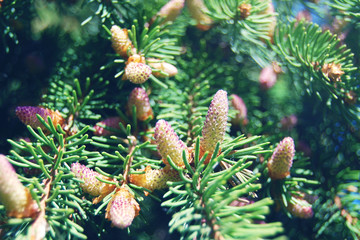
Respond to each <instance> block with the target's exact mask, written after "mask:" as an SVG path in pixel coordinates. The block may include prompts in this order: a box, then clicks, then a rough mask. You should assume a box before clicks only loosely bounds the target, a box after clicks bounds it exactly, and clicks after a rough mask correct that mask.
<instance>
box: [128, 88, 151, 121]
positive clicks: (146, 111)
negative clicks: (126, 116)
mask: <svg viewBox="0 0 360 240" xmlns="http://www.w3.org/2000/svg"><path fill="white" fill-rule="evenodd" d="M133 105H135V107H136V117H137V119H139V120H140V121H145V120H146V119H148V118H151V119H152V118H153V117H154V114H153V111H152V108H151V106H150V102H149V97H148V95H147V93H146V91H145V89H143V88H134V90H132V91H131V93H130V96H129V101H128V110H129V112H130V114H132V110H133Z"/></svg>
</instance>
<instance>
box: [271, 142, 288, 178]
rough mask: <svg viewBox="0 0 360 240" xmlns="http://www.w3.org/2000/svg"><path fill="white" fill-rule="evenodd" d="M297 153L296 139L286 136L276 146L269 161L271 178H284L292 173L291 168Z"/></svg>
mask: <svg viewBox="0 0 360 240" xmlns="http://www.w3.org/2000/svg"><path fill="white" fill-rule="evenodd" d="M294 155H295V145H294V140H293V139H292V138H291V137H286V138H284V139H283V140H282V141H281V142H280V143H279V144H278V145H277V147H276V148H275V151H274V152H273V154H272V156H271V158H270V160H269V162H268V165H267V166H268V170H269V176H270V178H271V179H283V178H285V177H286V176H288V175H289V174H290V168H291V166H292V163H293V158H294Z"/></svg>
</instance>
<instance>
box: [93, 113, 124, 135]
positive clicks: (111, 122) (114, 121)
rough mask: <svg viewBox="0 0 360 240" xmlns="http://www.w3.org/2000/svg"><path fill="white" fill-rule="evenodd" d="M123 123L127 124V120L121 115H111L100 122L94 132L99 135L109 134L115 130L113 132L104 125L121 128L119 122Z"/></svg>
mask: <svg viewBox="0 0 360 240" xmlns="http://www.w3.org/2000/svg"><path fill="white" fill-rule="evenodd" d="M121 123H122V124H123V125H125V122H124V121H123V120H122V119H121V118H120V117H110V118H107V119H105V120H103V121H101V122H98V123H97V124H96V125H95V126H94V129H95V132H94V134H95V135H97V136H109V135H112V134H114V132H112V131H111V130H107V129H105V128H104V127H102V126H101V125H103V126H106V127H109V128H114V129H120V126H119V124H121Z"/></svg>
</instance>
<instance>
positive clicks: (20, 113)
mask: <svg viewBox="0 0 360 240" xmlns="http://www.w3.org/2000/svg"><path fill="white" fill-rule="evenodd" d="M15 113H16V116H17V117H18V118H19V119H20V121H21V122H23V123H24V124H25V125H30V126H31V127H32V128H38V127H40V128H41V129H42V130H46V128H45V126H44V125H42V124H41V122H40V121H39V119H38V118H37V117H36V114H39V115H40V116H41V117H42V118H43V119H44V120H45V121H46V122H47V117H50V118H51V121H52V122H53V124H54V126H55V127H56V125H57V124H60V126H62V125H63V124H64V122H65V119H64V118H63V117H62V116H61V115H60V113H59V112H58V111H53V110H51V109H47V108H43V107H32V106H22V107H17V108H16V110H15Z"/></svg>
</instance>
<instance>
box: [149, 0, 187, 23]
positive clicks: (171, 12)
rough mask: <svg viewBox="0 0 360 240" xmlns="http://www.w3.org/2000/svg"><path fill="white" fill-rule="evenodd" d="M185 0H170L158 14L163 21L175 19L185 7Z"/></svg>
mask: <svg viewBox="0 0 360 240" xmlns="http://www.w3.org/2000/svg"><path fill="white" fill-rule="evenodd" d="M184 3H185V0H170V1H169V2H168V3H166V4H165V5H164V6H163V7H162V8H161V9H160V11H159V12H158V13H157V14H156V15H157V16H159V17H161V18H163V20H162V23H166V22H169V21H174V20H175V19H176V18H177V16H179V14H180V13H181V10H182V9H183V8H184Z"/></svg>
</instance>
